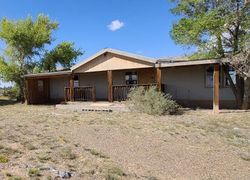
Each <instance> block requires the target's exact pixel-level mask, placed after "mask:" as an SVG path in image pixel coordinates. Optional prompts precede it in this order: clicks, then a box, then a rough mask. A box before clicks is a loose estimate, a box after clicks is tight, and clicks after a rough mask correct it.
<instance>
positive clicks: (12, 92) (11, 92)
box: [3, 86, 20, 100]
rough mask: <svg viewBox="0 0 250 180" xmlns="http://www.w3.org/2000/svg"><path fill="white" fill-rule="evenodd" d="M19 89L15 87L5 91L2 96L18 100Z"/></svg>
mask: <svg viewBox="0 0 250 180" xmlns="http://www.w3.org/2000/svg"><path fill="white" fill-rule="evenodd" d="M19 91H20V89H19V87H17V86H14V87H12V88H10V89H5V90H4V92H3V96H7V97H9V98H10V99H15V100H16V99H18V96H19V94H20V92H19Z"/></svg>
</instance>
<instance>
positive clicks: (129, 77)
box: [125, 72, 138, 84]
mask: <svg viewBox="0 0 250 180" xmlns="http://www.w3.org/2000/svg"><path fill="white" fill-rule="evenodd" d="M125 81H126V84H137V83H138V75H137V72H126V73H125Z"/></svg>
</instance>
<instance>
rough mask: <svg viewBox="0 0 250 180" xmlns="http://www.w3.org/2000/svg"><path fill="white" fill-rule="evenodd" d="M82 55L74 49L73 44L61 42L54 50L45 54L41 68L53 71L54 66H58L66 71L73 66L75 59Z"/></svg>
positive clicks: (78, 50)
mask: <svg viewBox="0 0 250 180" xmlns="http://www.w3.org/2000/svg"><path fill="white" fill-rule="evenodd" d="M82 54H83V53H82V52H81V50H80V49H75V48H74V43H71V42H62V43H61V44H59V45H57V46H56V47H55V48H54V49H52V50H51V51H49V52H46V53H45V56H44V58H43V59H42V68H43V69H44V70H48V71H55V70H56V64H58V63H59V64H60V65H61V66H62V67H63V68H65V69H68V68H70V67H71V66H72V65H73V64H74V61H75V60H76V58H77V57H78V56H80V55H82Z"/></svg>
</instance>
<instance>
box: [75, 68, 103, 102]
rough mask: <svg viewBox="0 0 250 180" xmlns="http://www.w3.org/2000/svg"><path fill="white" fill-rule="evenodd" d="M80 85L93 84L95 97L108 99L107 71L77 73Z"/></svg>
mask: <svg viewBox="0 0 250 180" xmlns="http://www.w3.org/2000/svg"><path fill="white" fill-rule="evenodd" d="M79 81H80V84H79V85H80V86H95V87H96V99H97V100H107V99H108V82H107V72H97V73H95V72H94V73H86V74H80V75H79Z"/></svg>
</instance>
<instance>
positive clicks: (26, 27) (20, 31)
mask: <svg viewBox="0 0 250 180" xmlns="http://www.w3.org/2000/svg"><path fill="white" fill-rule="evenodd" d="M57 27H58V23H56V22H53V21H51V20H50V19H49V17H48V16H45V15H39V16H38V17H37V19H35V20H33V19H32V18H31V17H27V18H26V19H24V20H17V21H12V20H8V19H6V18H4V19H2V20H1V22H0V40H2V41H4V42H5V44H6V45H7V47H6V49H5V51H4V54H3V55H4V57H1V56H0V78H1V79H3V80H4V81H11V82H14V83H15V85H16V86H17V87H18V88H19V90H20V91H19V98H18V99H20V100H22V101H24V96H25V92H26V91H25V86H24V78H23V76H24V75H25V74H27V73H37V72H41V71H42V70H56V64H57V63H59V64H61V65H62V66H63V67H64V68H69V67H70V66H71V65H72V64H73V61H74V60H75V59H76V58H77V56H79V55H81V54H82V52H81V51H80V50H79V49H75V48H74V44H73V43H69V42H63V43H61V44H59V45H57V46H56V47H55V48H54V49H53V50H52V51H50V52H47V53H45V55H44V52H45V49H44V48H45V45H49V44H51V42H52V41H53V37H52V32H53V31H54V30H55V29H57ZM43 55H44V58H42V59H41V58H40V57H42V56H43ZM39 58H40V59H39Z"/></svg>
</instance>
